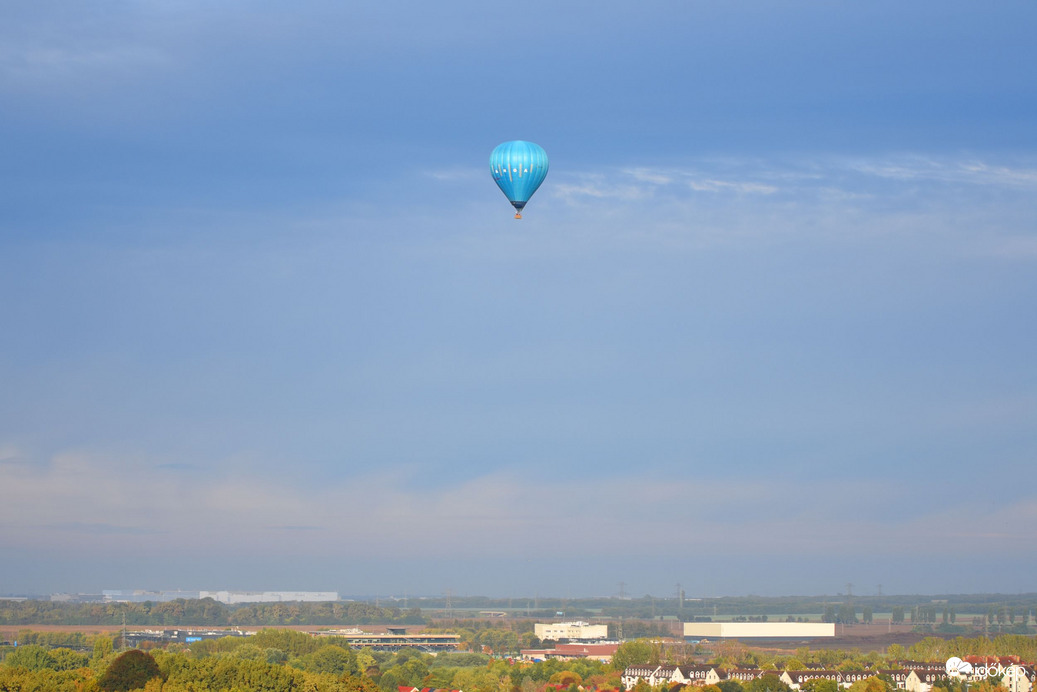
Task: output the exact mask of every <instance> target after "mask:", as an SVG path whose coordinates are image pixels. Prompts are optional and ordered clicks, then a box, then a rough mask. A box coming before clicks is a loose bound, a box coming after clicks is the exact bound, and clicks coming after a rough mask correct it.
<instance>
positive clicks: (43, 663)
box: [5, 644, 57, 670]
mask: <svg viewBox="0 0 1037 692" xmlns="http://www.w3.org/2000/svg"><path fill="white" fill-rule="evenodd" d="M5 662H6V663H7V665H9V666H12V667H16V668H25V669H26V670H43V669H45V668H49V669H52V670H53V669H54V668H56V667H57V661H56V660H55V659H54V657H53V656H51V655H50V651H48V650H47V649H46V648H44V647H42V646H40V645H39V644H26V645H23V646H18V647H15V649H14V651H12V652H11V653H9V654H8V655H7V658H6V659H5Z"/></svg>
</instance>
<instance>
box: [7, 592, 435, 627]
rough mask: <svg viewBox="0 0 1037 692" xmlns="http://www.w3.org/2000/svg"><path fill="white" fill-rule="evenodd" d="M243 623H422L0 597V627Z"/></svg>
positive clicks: (183, 602)
mask: <svg viewBox="0 0 1037 692" xmlns="http://www.w3.org/2000/svg"><path fill="white" fill-rule="evenodd" d="M124 620H125V622H126V624H128V625H133V626H160V627H161V626H192V627H198V626H235V625H237V626H244V627H277V626H285V625H365V624H371V623H379V624H414V625H419V624H424V622H425V619H424V617H423V616H422V614H421V611H420V610H419V609H417V608H411V609H410V610H406V611H404V610H400V609H399V608H396V607H382V606H377V605H375V604H373V603H367V602H364V601H332V602H325V603H308V602H292V603H253V604H247V605H240V606H228V605H224V604H223V603H220V602H218V601H215V600H213V599H211V598H202V599H183V598H179V599H176V600H175V601H163V602H151V601H146V602H144V603H55V602H51V601H0V625H120V624H122V623H123V621H124Z"/></svg>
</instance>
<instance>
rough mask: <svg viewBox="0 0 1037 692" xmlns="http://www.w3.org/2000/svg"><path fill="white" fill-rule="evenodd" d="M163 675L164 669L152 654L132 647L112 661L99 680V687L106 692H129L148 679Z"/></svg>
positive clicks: (142, 684)
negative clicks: (160, 667) (161, 669)
mask: <svg viewBox="0 0 1037 692" xmlns="http://www.w3.org/2000/svg"><path fill="white" fill-rule="evenodd" d="M161 676H162V671H160V670H159V668H158V663H156V662H155V659H154V658H152V657H151V655H150V654H146V653H144V652H143V651H140V650H139V649H130V650H129V651H127V652H126V653H124V654H121V655H120V656H118V657H117V658H116V659H115V660H114V661H112V664H111V665H110V666H108V670H106V671H105V672H104V675H102V676H101V679H100V680H98V681H97V687H98V689H100V690H103V691H104V692H127V691H128V690H136V689H139V688H141V687H144V685H145V683H147V682H148V680H151V679H152V678H158V677H161Z"/></svg>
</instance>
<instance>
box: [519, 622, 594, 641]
mask: <svg viewBox="0 0 1037 692" xmlns="http://www.w3.org/2000/svg"><path fill="white" fill-rule="evenodd" d="M533 633H534V634H535V635H536V636H537V639H541V640H554V641H557V640H559V639H607V638H608V636H609V627H608V625H591V624H588V623H586V622H551V623H546V624H545V623H540V622H538V623H537V624H535V625H533Z"/></svg>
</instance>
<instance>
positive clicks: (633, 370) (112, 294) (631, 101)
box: [0, 0, 1037, 596]
mask: <svg viewBox="0 0 1037 692" xmlns="http://www.w3.org/2000/svg"><path fill="white" fill-rule="evenodd" d="M1035 20H1037V6H1035V5H1034V4H1033V3H1032V2H1000V3H996V4H994V5H991V6H981V5H979V4H976V3H974V2H956V1H951V2H929V1H922V2H915V3H909V4H907V5H905V4H904V3H894V2H872V3H833V2H786V3H780V4H779V3H762V2H720V1H719V0H716V1H710V0H707V1H697V2H688V1H684V2H647V3H642V4H640V5H638V6H637V7H635V6H634V5H632V4H630V5H624V6H618V7H609V6H607V5H602V4H601V3H589V2H571V3H557V2H531V3H526V4H524V5H522V6H521V7H519V6H514V5H506V4H500V3H485V2H448V3H394V2H349V3H339V2H309V3H287V2H262V3H253V2H249V3H245V2H225V3H203V2H187V1H185V2H162V3H159V2H148V1H144V0H141V1H136V2H96V3H89V4H86V3H84V4H74V5H69V4H66V3H49V2H36V3H25V4H20V5H18V4H11V3H9V4H6V5H4V6H3V7H2V8H0V136H2V140H3V142H4V153H3V156H0V326H2V339H0V564H2V565H3V567H2V568H0V593H20V592H35V593H46V592H50V591H89V590H96V589H102V588H185V589H215V588H242V589H311V590H339V591H341V592H343V593H351V594H365V593H366V594H380V595H383V596H384V595H393V594H396V595H400V594H405V593H409V594H421V593H426V594H436V593H443V592H444V591H446V590H447V589H450V590H452V591H453V592H454V593H457V594H462V593H469V594H486V595H503V596H509V595H514V596H522V595H529V594H534V593H540V594H541V595H545V594H550V593H553V594H558V595H564V594H571V595H573V596H576V595H608V594H612V593H615V592H617V591H618V584H619V582H621V581H622V582H625V583H626V585H627V586H626V590H627V592H628V593H635V594H641V593H652V594H658V595H662V594H667V593H670V592H672V590H673V584H674V583H676V582H678V581H679V582H681V583H682V584H683V585H684V588H685V589H686V591H687V592H688V595H689V596H693V595H702V596H709V595H722V594H738V593H749V592H751V593H759V594H814V593H835V592H838V591H840V590H841V589H842V588H843V585H845V583H847V582H854V583H855V584H858V585H862V584H879V583H881V584H883V589H884V591H885V592H887V593H896V592H905V593H906V592H942V593H946V592H957V591H963V592H965V591H1005V592H1014V591H1031V590H1033V582H1032V578H1030V575H1032V574H1033V569H1034V568H1035V567H1037V546H1035V544H1034V542H1033V540H1032V537H1033V536H1034V535H1037V498H1035V492H1034V490H1035V486H1034V478H1035V475H1034V472H1033V468H1034V464H1035V462H1037V365H1035V363H1037V359H1035V358H1034V355H1033V354H1034V353H1035V352H1037V326H1035V320H1034V305H1035V300H1037V231H1035V229H1037V223H1035V220H1037V128H1035V117H1037V116H1035V113H1037V89H1035V87H1034V80H1033V78H1032V74H1031V72H1032V65H1034V64H1037V43H1035V42H1034V41H1033V38H1032V37H1033V30H1034V26H1035ZM508 139H529V140H532V141H535V142H538V143H539V144H541V145H542V146H543V147H544V148H545V149H546V150H547V151H548V154H549V155H550V157H551V172H550V174H549V175H548V178H547V181H546V182H545V183H544V186H543V187H542V188H541V189H540V191H539V192H538V193H537V194H536V196H535V197H534V198H533V200H532V201H531V202H530V204H529V206H528V207H527V209H526V213H525V214H524V216H525V218H524V219H523V220H522V221H521V222H518V221H514V220H513V219H512V214H511V210H510V209H511V208H510V205H508V203H507V201H506V200H505V199H504V197H503V196H502V195H501V194H500V192H499V191H498V190H497V188H496V186H495V185H494V184H493V182H492V179H491V178H490V175H489V171H488V166H487V159H488V156H489V152H490V151H491V150H492V149H493V147H494V146H495V145H496V144H498V143H499V142H501V141H504V140H508ZM969 555H983V556H985V557H984V558H982V559H981V558H978V557H977V558H969V557H963V556H969ZM991 555H996V556H998V558H997V560H996V561H995V560H991V559H990V557H989V556H991ZM858 590H859V591H861V592H862V593H863V592H867V589H866V588H865V589H863V590H861V587H860V586H858Z"/></svg>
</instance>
